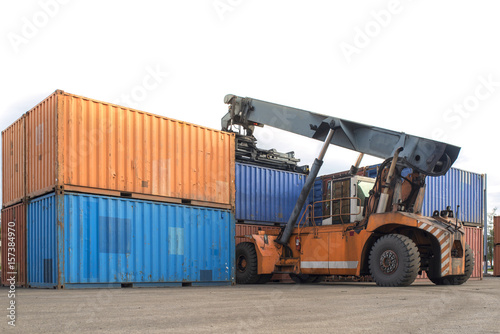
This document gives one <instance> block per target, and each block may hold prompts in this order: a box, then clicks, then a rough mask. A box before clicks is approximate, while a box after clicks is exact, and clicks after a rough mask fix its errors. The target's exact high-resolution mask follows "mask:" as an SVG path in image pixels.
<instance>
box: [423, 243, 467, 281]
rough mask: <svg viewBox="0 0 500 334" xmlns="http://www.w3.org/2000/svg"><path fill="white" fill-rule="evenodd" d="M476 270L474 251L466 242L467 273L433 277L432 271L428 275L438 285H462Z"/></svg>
mask: <svg viewBox="0 0 500 334" xmlns="http://www.w3.org/2000/svg"><path fill="white" fill-rule="evenodd" d="M473 270H474V253H472V249H470V247H469V245H468V244H465V273H464V274H463V275H454V276H445V277H433V275H432V273H427V276H428V277H429V279H430V280H431V282H432V283H434V284H436V285H462V284H464V283H465V282H467V281H468V280H469V278H470V276H471V275H472V271H473Z"/></svg>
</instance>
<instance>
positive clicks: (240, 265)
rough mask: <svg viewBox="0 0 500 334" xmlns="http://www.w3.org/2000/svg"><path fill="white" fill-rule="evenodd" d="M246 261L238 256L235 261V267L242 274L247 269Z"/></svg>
mask: <svg viewBox="0 0 500 334" xmlns="http://www.w3.org/2000/svg"><path fill="white" fill-rule="evenodd" d="M247 264H248V263H247V259H246V258H245V257H244V256H240V257H239V258H238V261H237V267H238V271H239V272H244V271H245V270H246V269H247Z"/></svg>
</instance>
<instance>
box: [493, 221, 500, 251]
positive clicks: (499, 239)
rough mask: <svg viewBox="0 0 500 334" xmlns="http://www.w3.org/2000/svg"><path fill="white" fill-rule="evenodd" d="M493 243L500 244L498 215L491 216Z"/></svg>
mask: <svg viewBox="0 0 500 334" xmlns="http://www.w3.org/2000/svg"><path fill="white" fill-rule="evenodd" d="M493 243H494V244H495V245H497V244H500V216H496V217H493Z"/></svg>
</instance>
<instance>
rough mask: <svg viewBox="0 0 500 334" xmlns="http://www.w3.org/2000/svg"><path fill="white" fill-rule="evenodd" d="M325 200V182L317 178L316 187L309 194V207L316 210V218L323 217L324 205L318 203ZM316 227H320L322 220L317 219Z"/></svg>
mask: <svg viewBox="0 0 500 334" xmlns="http://www.w3.org/2000/svg"><path fill="white" fill-rule="evenodd" d="M322 200H323V181H322V180H321V178H317V179H316V180H315V181H314V186H313V188H312V190H311V192H310V193H309V198H308V203H307V204H308V205H311V206H312V210H314V217H321V216H322V215H323V203H316V202H320V201H322ZM314 220H315V224H316V226H320V225H322V223H323V219H322V218H315V219H314Z"/></svg>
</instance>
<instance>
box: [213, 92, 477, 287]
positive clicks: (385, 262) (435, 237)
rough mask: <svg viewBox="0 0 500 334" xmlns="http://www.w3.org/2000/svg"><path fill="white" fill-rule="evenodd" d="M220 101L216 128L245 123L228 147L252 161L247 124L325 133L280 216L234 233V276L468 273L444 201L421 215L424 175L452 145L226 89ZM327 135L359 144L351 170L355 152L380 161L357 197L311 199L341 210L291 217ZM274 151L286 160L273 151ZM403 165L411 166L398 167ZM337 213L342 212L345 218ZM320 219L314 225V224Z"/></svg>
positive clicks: (441, 170)
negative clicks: (276, 224) (279, 222)
mask: <svg viewBox="0 0 500 334" xmlns="http://www.w3.org/2000/svg"><path fill="white" fill-rule="evenodd" d="M225 102H226V103H227V104H229V105H230V107H229V112H228V113H227V114H226V115H225V116H224V117H223V119H222V128H223V130H225V131H230V129H232V127H234V126H239V127H240V128H239V130H240V131H241V129H242V128H243V129H245V130H246V136H242V135H241V134H239V135H237V136H236V139H237V154H241V156H242V157H245V158H246V159H250V160H252V161H253V162H258V161H256V160H258V157H259V154H262V150H260V151H258V149H255V150H254V151H252V148H253V147H254V146H255V145H254V144H253V143H254V142H255V138H254V137H253V130H254V127H255V126H264V125H269V126H273V127H277V128H280V129H283V130H286V131H290V132H293V133H297V134H300V135H303V136H306V137H310V138H314V139H317V140H321V141H323V142H324V145H323V148H322V150H321V152H320V154H319V157H318V158H317V159H316V160H315V161H314V164H313V165H312V167H311V171H310V173H309V175H308V177H307V179H306V182H305V185H304V188H303V189H302V192H301V194H300V196H299V198H298V200H297V203H296V205H295V208H294V210H293V212H292V213H291V216H290V219H289V220H288V222H287V225H286V226H284V227H283V228H282V229H281V231H280V232H279V233H276V234H271V233H268V234H266V233H265V232H263V231H260V232H259V233H258V234H254V235H248V236H237V237H245V238H246V239H247V241H246V242H243V243H240V244H238V245H237V247H236V281H237V283H243V284H245V283H246V284H248V283H265V282H267V281H268V280H269V279H270V278H271V276H272V275H273V274H276V273H281V274H290V276H291V277H292V279H293V280H294V281H296V282H302V283H314V282H320V281H321V280H322V279H323V277H324V276H327V275H346V276H350V275H355V276H362V275H371V276H372V278H373V279H374V281H375V282H376V283H377V284H378V285H381V286H406V285H410V284H411V283H412V282H413V281H414V280H415V278H416V277H417V275H418V274H419V273H421V272H422V271H425V272H427V276H428V277H429V279H430V280H431V281H432V282H434V283H435V284H462V283H464V282H466V281H467V280H468V279H469V277H470V275H471V274H472V270H473V267H474V258H473V254H472V251H471V249H470V248H469V246H468V245H467V244H466V243H465V242H464V236H465V231H464V229H463V225H462V223H461V222H460V221H459V220H458V219H457V218H456V217H455V215H454V212H453V210H451V208H450V207H447V208H446V209H444V210H443V208H435V209H436V211H435V212H434V213H433V216H432V217H425V216H422V214H421V212H422V204H423V199H424V194H425V179H426V177H428V176H429V177H435V176H440V175H444V174H445V173H446V172H447V171H448V170H449V168H451V165H452V164H453V162H454V161H455V160H456V158H457V157H458V153H459V151H460V148H458V147H456V146H453V145H449V144H446V143H442V142H437V141H433V140H429V139H425V138H420V137H416V136H411V135H408V134H405V133H398V132H394V131H391V130H387V129H382V128H377V127H373V126H368V125H364V124H360V123H355V122H351V121H347V120H343V119H339V118H334V117H330V116H325V115H321V114H316V113H312V112H308V111H304V110H300V109H295V108H291V107H286V106H281V105H276V104H273V103H269V102H265V101H260V100H255V99H250V98H242V97H238V96H234V95H228V96H226V99H225ZM330 144H333V145H338V146H342V147H345V148H348V149H351V150H354V151H357V152H359V153H361V154H360V156H359V158H358V160H357V161H356V163H355V165H354V166H353V167H352V175H354V174H355V171H356V169H357V168H358V167H359V164H360V162H361V159H362V157H363V155H364V154H370V155H373V156H376V157H379V158H383V159H385V161H384V162H383V163H382V164H381V166H380V168H379V171H378V175H377V178H376V180H375V181H374V183H373V187H372V188H371V186H372V185H371V184H370V185H369V187H370V188H371V190H370V191H369V192H366V193H364V192H363V199H362V198H360V197H359V196H358V191H356V190H354V189H353V188H352V187H351V190H350V192H349V197H343V198H327V199H326V200H323V201H320V202H321V203H316V204H321V205H326V204H329V206H328V208H332V207H333V203H334V202H339V203H340V205H338V206H337V208H340V212H338V211H339V210H336V211H335V212H332V211H330V212H329V213H328V212H326V213H327V214H325V211H328V210H324V211H323V213H324V214H325V215H324V216H321V217H315V216H314V210H313V209H312V208H313V207H314V204H312V205H309V206H308V207H307V208H306V210H305V211H304V213H303V215H302V217H299V215H300V212H301V211H302V209H303V207H304V205H305V202H306V199H307V196H308V194H309V191H310V190H311V187H312V185H313V183H314V180H315V179H316V176H317V175H318V172H319V169H320V167H321V165H322V163H323V158H324V156H325V153H326V150H327V148H328V146H329V145H330ZM256 157H257V158H256ZM273 157H274V158H273V159H276V160H278V161H279V162H284V163H287V162H286V161H285V160H284V159H283V157H282V156H280V155H274V156H273ZM280 159H281V160H280ZM405 168H410V169H411V171H412V172H411V173H410V174H408V175H406V176H403V173H402V171H403V169H405ZM356 189H357V188H356ZM363 189H364V190H362V191H366V189H367V188H366V186H365V187H364V188H363ZM342 201H349V202H350V203H351V204H350V206H351V211H350V212H342V208H343V207H344V205H343V204H342ZM353 203H354V204H353ZM325 207H326V206H325ZM355 207H356V208H358V210H353V208H355ZM346 215H348V216H350V217H351V218H350V219H347V220H346V219H345V217H346ZM299 218H300V219H299ZM319 221H322V225H321V226H316V223H317V222H319ZM297 222H298V224H297Z"/></svg>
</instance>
